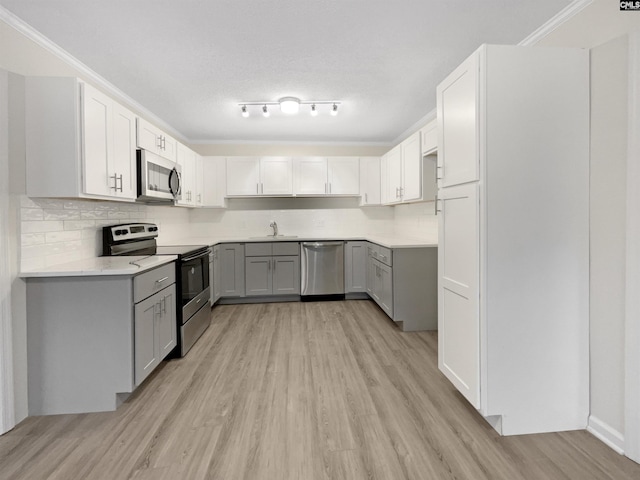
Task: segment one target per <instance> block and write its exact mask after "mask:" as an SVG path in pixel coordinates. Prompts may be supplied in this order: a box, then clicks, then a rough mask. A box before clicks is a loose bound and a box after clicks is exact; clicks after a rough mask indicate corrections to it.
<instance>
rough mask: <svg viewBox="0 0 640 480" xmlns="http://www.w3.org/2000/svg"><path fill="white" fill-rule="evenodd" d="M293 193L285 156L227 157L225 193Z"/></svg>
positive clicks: (288, 165)
mask: <svg viewBox="0 0 640 480" xmlns="http://www.w3.org/2000/svg"><path fill="white" fill-rule="evenodd" d="M292 192H293V167H292V162H291V158H289V157H261V158H260V157H227V196H229V197H234V196H235V197H252V196H261V195H265V196H266V195H270V196H288V195H291V194H292Z"/></svg>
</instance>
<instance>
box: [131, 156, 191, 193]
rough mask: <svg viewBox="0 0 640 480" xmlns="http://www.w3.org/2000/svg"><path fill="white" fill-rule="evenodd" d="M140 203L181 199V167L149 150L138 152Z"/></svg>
mask: <svg viewBox="0 0 640 480" xmlns="http://www.w3.org/2000/svg"><path fill="white" fill-rule="evenodd" d="M137 162H138V168H137V169H138V201H139V202H174V201H176V200H180V199H181V190H182V174H181V170H180V165H178V164H177V163H175V162H172V161H171V160H167V159H166V158H162V157H160V156H159V155H156V154H155V153H152V152H148V151H147V150H138V151H137Z"/></svg>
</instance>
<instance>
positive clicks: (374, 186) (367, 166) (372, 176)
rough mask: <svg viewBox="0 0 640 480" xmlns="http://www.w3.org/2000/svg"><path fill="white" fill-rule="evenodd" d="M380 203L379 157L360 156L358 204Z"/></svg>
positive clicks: (373, 204) (372, 204) (370, 204)
mask: <svg viewBox="0 0 640 480" xmlns="http://www.w3.org/2000/svg"><path fill="white" fill-rule="evenodd" d="M377 205H380V157H361V158H360V206H361V207H368V206H377Z"/></svg>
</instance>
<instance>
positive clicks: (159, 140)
mask: <svg viewBox="0 0 640 480" xmlns="http://www.w3.org/2000/svg"><path fill="white" fill-rule="evenodd" d="M158 148H159V149H160V150H162V135H158Z"/></svg>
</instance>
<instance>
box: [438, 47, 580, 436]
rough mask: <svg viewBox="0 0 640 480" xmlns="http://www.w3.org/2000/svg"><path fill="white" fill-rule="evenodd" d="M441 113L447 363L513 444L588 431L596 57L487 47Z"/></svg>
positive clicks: (444, 91)
mask: <svg viewBox="0 0 640 480" xmlns="http://www.w3.org/2000/svg"><path fill="white" fill-rule="evenodd" d="M437 116H438V142H437V143H438V153H437V158H438V167H439V168H438V170H439V172H440V175H439V176H440V177H441V178H440V190H439V192H438V198H439V200H438V211H439V216H438V218H439V244H438V275H439V281H438V310H439V311H438V330H439V335H438V366H439V368H440V370H441V371H442V372H443V373H444V374H445V376H446V377H447V378H448V379H449V380H450V381H451V382H452V383H453V385H454V386H455V387H456V388H457V389H458V390H459V391H460V392H461V393H462V394H463V395H464V396H465V397H466V398H467V399H468V401H469V402H470V403H471V404H472V405H473V406H474V407H475V408H477V409H478V410H479V412H480V413H481V414H482V415H483V416H484V417H485V418H486V419H487V421H488V422H489V423H490V424H491V425H492V426H493V427H494V428H495V429H496V430H498V431H499V432H500V433H501V434H503V435H516V434H528V433H539V432H549V431H562V430H575V429H584V428H585V427H586V426H587V420H588V415H589V370H588V366H589V356H588V351H589V306H588V299H589V284H588V280H589V243H588V239H589V211H588V208H589V207H588V205H589V56H588V52H587V51H584V50H577V49H567V48H555V49H547V48H535V47H514V46H491V45H489V46H486V45H485V46H483V47H481V48H480V49H479V50H477V51H476V52H475V53H474V54H473V55H471V57H469V58H468V59H467V60H466V61H465V62H463V63H462V64H461V65H460V66H459V67H458V68H457V69H456V70H454V71H453V72H452V73H451V74H450V75H449V76H448V77H447V78H446V79H445V80H444V81H443V82H442V83H441V84H440V85H439V86H438V88H437ZM541 145H544V148H543V149H541Z"/></svg>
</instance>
